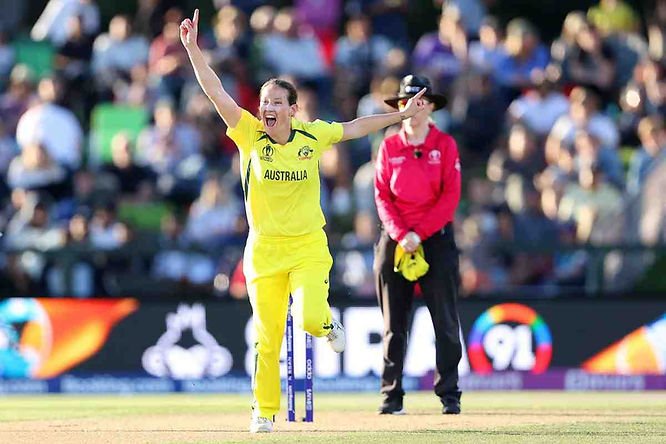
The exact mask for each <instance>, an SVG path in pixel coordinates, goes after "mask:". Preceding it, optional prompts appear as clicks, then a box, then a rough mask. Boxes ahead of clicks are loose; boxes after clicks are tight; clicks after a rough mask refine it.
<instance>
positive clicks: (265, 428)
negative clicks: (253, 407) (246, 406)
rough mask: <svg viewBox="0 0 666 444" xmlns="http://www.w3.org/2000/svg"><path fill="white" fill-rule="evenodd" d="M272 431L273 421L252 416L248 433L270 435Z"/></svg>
mask: <svg viewBox="0 0 666 444" xmlns="http://www.w3.org/2000/svg"><path fill="white" fill-rule="evenodd" d="M272 431H273V421H271V420H270V419H269V418H265V417H263V416H254V415H252V421H251V422H250V433H270V432H272Z"/></svg>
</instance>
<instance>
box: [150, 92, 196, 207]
mask: <svg viewBox="0 0 666 444" xmlns="http://www.w3.org/2000/svg"><path fill="white" fill-rule="evenodd" d="M153 115H154V120H155V123H154V125H152V126H150V127H148V128H146V129H144V130H143V131H142V132H141V134H139V139H138V142H137V159H138V160H139V163H141V164H143V165H147V166H149V167H150V168H152V170H153V171H154V172H155V173H157V175H158V176H159V178H158V188H159V190H160V192H161V193H163V194H164V195H167V196H171V197H175V198H179V197H183V196H184V197H185V198H187V199H189V198H193V197H194V196H195V194H198V191H199V186H200V183H201V182H200V179H201V173H202V172H203V158H202V156H201V154H200V149H201V147H200V138H199V134H198V133H197V132H196V130H195V129H194V128H193V127H192V126H191V125H190V124H188V123H185V122H182V121H180V120H179V118H178V115H177V113H176V109H175V108H174V105H173V104H171V103H170V102H168V101H161V102H159V103H158V104H157V105H156V106H155V111H154V114H153Z"/></svg>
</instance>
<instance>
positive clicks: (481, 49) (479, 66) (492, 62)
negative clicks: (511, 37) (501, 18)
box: [468, 16, 504, 74]
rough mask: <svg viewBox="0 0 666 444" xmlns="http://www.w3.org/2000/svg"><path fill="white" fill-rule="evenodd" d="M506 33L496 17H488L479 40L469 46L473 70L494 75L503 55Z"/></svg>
mask: <svg viewBox="0 0 666 444" xmlns="http://www.w3.org/2000/svg"><path fill="white" fill-rule="evenodd" d="M503 39H504V31H503V29H502V27H501V26H500V24H499V22H498V21H497V19H496V18H495V17H490V16H489V17H486V18H484V19H483V22H481V28H480V29H479V40H475V41H472V42H470V44H469V55H468V60H469V65H470V67H471V68H472V69H474V70H477V71H481V72H486V73H491V74H492V73H494V71H495V68H496V67H497V62H498V60H499V59H500V57H501V56H502V54H503V50H502V40H503Z"/></svg>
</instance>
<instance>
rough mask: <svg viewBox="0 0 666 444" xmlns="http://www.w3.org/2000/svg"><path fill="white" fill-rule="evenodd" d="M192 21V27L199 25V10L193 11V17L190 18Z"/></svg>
mask: <svg viewBox="0 0 666 444" xmlns="http://www.w3.org/2000/svg"><path fill="white" fill-rule="evenodd" d="M192 21H193V22H194V26H197V25H198V24H199V8H197V9H195V10H194V16H193V17H192Z"/></svg>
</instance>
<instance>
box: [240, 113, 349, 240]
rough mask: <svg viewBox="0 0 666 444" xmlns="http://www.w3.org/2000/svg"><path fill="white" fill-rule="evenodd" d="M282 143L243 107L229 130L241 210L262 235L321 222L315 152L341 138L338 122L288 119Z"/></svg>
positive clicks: (306, 229)
mask: <svg viewBox="0 0 666 444" xmlns="http://www.w3.org/2000/svg"><path fill="white" fill-rule="evenodd" d="M291 128H292V130H291V136H290V137H289V140H288V142H287V143H285V144H284V145H280V144H279V143H277V142H276V141H274V140H272V139H271V137H270V136H269V135H268V134H266V133H265V132H264V131H263V129H264V128H263V126H262V124H261V122H260V121H259V120H258V119H257V118H256V117H254V116H253V115H252V114H250V113H249V112H247V111H246V110H243V111H242V114H241V118H240V120H239V122H238V123H237V124H236V126H235V127H234V128H229V129H227V135H228V136H229V137H230V138H231V139H232V140H233V141H234V142H235V143H236V145H237V146H238V149H239V151H240V161H241V178H242V185H243V192H244V195H245V210H246V212H247V220H248V224H249V225H250V230H251V231H252V232H253V233H255V234H259V235H263V236H301V235H305V234H309V233H313V232H315V231H317V230H320V229H321V228H322V227H323V226H324V223H325V220H324V214H323V213H322V211H321V205H320V203H319V202H320V201H319V196H320V183H319V158H320V157H321V155H322V153H323V151H324V150H327V149H329V148H330V147H331V145H332V144H334V143H337V142H339V141H340V139H342V134H343V129H342V124H340V123H336V122H334V123H327V122H324V121H321V120H316V121H314V122H301V121H299V120H296V119H291Z"/></svg>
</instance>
